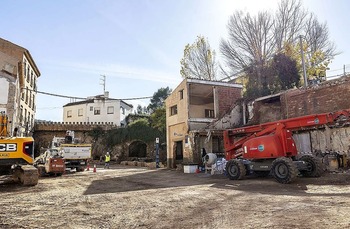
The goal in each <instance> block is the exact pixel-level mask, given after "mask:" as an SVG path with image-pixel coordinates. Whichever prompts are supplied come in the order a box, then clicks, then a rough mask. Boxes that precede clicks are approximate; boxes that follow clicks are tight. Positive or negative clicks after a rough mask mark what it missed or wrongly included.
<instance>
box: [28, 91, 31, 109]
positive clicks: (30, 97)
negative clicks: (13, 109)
mask: <svg viewBox="0 0 350 229" xmlns="http://www.w3.org/2000/svg"><path fill="white" fill-rule="evenodd" d="M28 105H29V107H30V108H31V107H32V92H29V104H28Z"/></svg>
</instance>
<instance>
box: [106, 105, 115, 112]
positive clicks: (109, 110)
mask: <svg viewBox="0 0 350 229" xmlns="http://www.w3.org/2000/svg"><path fill="white" fill-rule="evenodd" d="M107 114H114V107H112V106H110V107H107Z"/></svg>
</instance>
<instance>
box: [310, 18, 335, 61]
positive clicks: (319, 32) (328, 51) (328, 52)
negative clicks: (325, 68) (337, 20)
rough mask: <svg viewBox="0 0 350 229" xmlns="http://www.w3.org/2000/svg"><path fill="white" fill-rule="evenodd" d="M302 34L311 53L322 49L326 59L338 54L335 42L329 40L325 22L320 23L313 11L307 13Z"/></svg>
mask: <svg viewBox="0 0 350 229" xmlns="http://www.w3.org/2000/svg"><path fill="white" fill-rule="evenodd" d="M304 34H305V40H306V42H307V44H308V46H309V52H310V53H311V54H312V53H315V52H316V51H322V52H323V53H324V54H325V58H326V59H332V58H333V57H334V56H335V55H338V54H339V53H338V52H337V51H336V47H335V44H334V43H333V42H332V41H330V38H329V31H328V26H327V23H326V22H325V23H320V22H319V21H318V19H317V17H316V16H315V14H313V13H311V14H310V15H309V17H308V18H307V20H306V22H305V29H304Z"/></svg>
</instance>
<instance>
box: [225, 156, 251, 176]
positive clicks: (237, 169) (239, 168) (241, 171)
mask: <svg viewBox="0 0 350 229" xmlns="http://www.w3.org/2000/svg"><path fill="white" fill-rule="evenodd" d="M226 172H227V175H228V177H229V178H230V180H241V179H242V178H243V177H244V176H245V175H246V173H247V170H246V168H245V166H244V164H243V162H242V161H241V160H238V159H233V160H230V161H228V162H227V164H226Z"/></svg>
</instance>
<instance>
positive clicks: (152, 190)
mask: <svg viewBox="0 0 350 229" xmlns="http://www.w3.org/2000/svg"><path fill="white" fill-rule="evenodd" d="M2 180H3V183H1V182H0V195H1V199H0V204H1V210H0V228H318V229H320V228H327V229H328V228H350V172H349V173H326V174H325V175H324V176H323V177H321V178H299V179H298V180H297V181H296V182H294V183H292V184H287V185H286V184H279V183H277V182H275V181H274V179H273V178H271V177H267V178H258V177H247V178H246V179H244V180H240V181H231V180H229V179H227V178H226V177H225V176H224V175H219V174H216V175H210V174H205V173H199V174H184V173H183V172H181V171H172V170H167V169H158V170H149V169H147V168H139V167H128V166H121V165H113V166H112V167H111V168H110V169H109V170H107V169H103V168H97V172H96V173H94V172H93V171H92V170H90V171H84V172H81V173H71V174H65V175H63V176H61V177H45V178H41V179H40V180H39V184H38V185H37V186H35V187H22V186H19V185H17V184H11V183H7V182H4V181H5V180H6V179H5V177H2Z"/></svg>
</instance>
